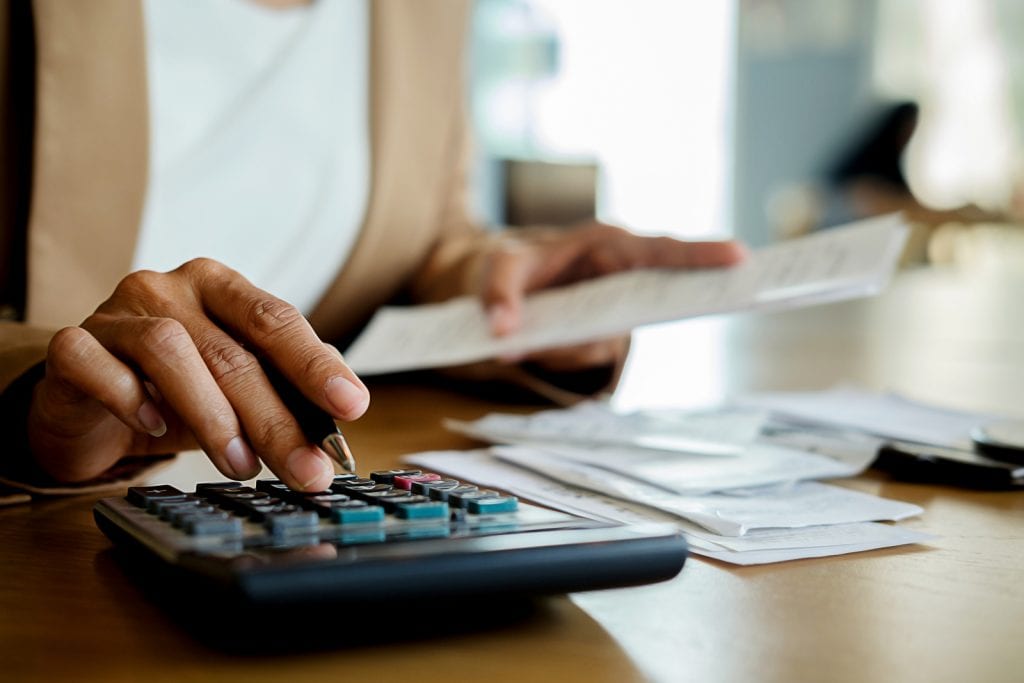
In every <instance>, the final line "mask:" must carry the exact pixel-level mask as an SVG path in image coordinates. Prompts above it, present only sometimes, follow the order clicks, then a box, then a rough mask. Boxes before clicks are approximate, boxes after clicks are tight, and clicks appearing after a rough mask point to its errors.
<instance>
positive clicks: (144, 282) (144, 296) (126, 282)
mask: <svg viewBox="0 0 1024 683" xmlns="http://www.w3.org/2000/svg"><path fill="white" fill-rule="evenodd" d="M165 277H166V276H165V275H164V274H163V273H157V272H154V271H152V270H136V271H135V272H132V273H129V274H128V275H125V276H124V278H122V279H121V281H120V282H119V283H117V287H115V288H114V294H113V296H111V297H110V299H108V300H107V303H108V304H111V303H113V302H115V301H117V300H119V299H120V300H124V299H126V300H127V301H128V302H129V303H132V304H135V303H146V302H149V303H152V302H154V301H163V300H164V299H166V295H165V290H166V284H165Z"/></svg>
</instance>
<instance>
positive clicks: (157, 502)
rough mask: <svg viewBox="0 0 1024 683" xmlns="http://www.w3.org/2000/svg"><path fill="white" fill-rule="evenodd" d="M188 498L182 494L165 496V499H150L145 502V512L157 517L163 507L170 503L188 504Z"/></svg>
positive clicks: (185, 494)
mask: <svg viewBox="0 0 1024 683" xmlns="http://www.w3.org/2000/svg"><path fill="white" fill-rule="evenodd" d="M191 497H192V496H189V495H188V494H187V493H183V494H181V495H180V496H167V497H166V498H150V499H149V500H147V501H146V512H149V513H150V514H154V515H157V516H159V515H160V510H161V509H162V508H163V506H164V505H168V504H170V503H186V502H188V500H189V498H191Z"/></svg>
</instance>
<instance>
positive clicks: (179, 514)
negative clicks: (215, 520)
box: [167, 505, 218, 527]
mask: <svg viewBox="0 0 1024 683" xmlns="http://www.w3.org/2000/svg"><path fill="white" fill-rule="evenodd" d="M217 512H218V511H217V509H216V508H214V507H213V506H212V505H197V506H196V507H187V506H181V507H175V508H171V509H170V510H168V511H167V521H169V522H170V523H171V524H173V525H174V526H177V527H184V526H186V522H187V521H188V520H189V519H191V518H193V517H202V516H204V515H210V514H215V513H217Z"/></svg>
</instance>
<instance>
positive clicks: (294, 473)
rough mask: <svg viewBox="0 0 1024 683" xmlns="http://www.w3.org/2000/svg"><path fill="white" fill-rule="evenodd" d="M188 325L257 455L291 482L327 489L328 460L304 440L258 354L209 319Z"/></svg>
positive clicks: (330, 471)
mask: <svg viewBox="0 0 1024 683" xmlns="http://www.w3.org/2000/svg"><path fill="white" fill-rule="evenodd" d="M189 331H190V333H191V334H192V335H193V338H194V339H195V342H196V348H197V349H198V350H199V353H200V355H201V356H202V358H203V360H204V361H205V362H206V365H207V367H208V368H209V371H210V374H211V375H212V376H213V379H214V381H215V382H216V383H217V385H218V386H219V387H220V390H221V391H223V392H224V396H226V397H227V400H228V401H229V402H230V404H231V406H232V408H233V409H234V411H235V414H236V415H237V416H238V419H239V420H240V421H241V424H242V428H243V429H244V431H245V434H246V435H247V437H248V441H249V443H250V444H252V447H253V448H254V449H255V451H256V453H257V454H259V456H260V458H262V460H263V461H264V462H265V463H267V466H268V467H270V469H271V470H273V472H274V473H275V474H276V475H277V476H278V477H280V478H281V479H282V480H283V481H284V482H285V483H286V484H288V485H289V486H291V487H294V488H298V489H302V490H316V491H322V490H324V489H326V488H327V487H328V486H329V485H330V481H331V477H333V476H334V467H333V465H331V462H330V460H329V459H328V458H327V455H326V454H325V453H324V452H323V451H321V450H320V449H319V448H316V447H313V446H311V445H310V444H309V442H308V440H307V438H306V436H305V434H304V432H303V430H302V427H301V426H300V425H299V423H298V422H297V421H296V419H295V416H294V415H293V414H292V413H291V411H290V410H289V408H288V406H287V405H285V403H284V402H283V401H282V399H281V397H280V396H279V394H278V392H277V390H276V389H275V388H274V386H273V384H272V382H271V381H270V379H269V378H268V377H267V374H266V372H265V371H264V369H263V367H262V366H261V364H260V360H259V359H258V358H257V357H256V356H255V355H254V354H253V353H251V352H249V351H247V350H246V349H244V348H242V347H241V346H240V345H239V344H238V342H236V341H235V340H234V339H233V338H232V337H230V336H229V335H228V334H227V333H226V332H224V331H223V330H221V329H219V328H217V327H215V326H213V325H212V324H210V323H209V322H208V321H207V322H202V323H199V322H196V321H192V327H190V330H189ZM323 351H324V352H325V353H330V352H329V351H328V350H327V349H323ZM332 355H333V354H332Z"/></svg>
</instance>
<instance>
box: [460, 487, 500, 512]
mask: <svg viewBox="0 0 1024 683" xmlns="http://www.w3.org/2000/svg"><path fill="white" fill-rule="evenodd" d="M498 497H499V495H498V492H497V491H480V490H477V491H467V492H465V493H456V492H455V491H454V490H453V491H452V492H451V494H450V495H449V496H448V504H449V505H451V506H452V507H456V508H465V507H467V503H469V501H471V500H479V499H480V498H498Z"/></svg>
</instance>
